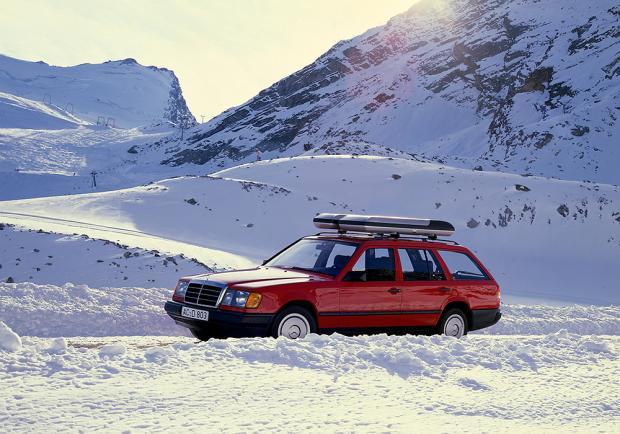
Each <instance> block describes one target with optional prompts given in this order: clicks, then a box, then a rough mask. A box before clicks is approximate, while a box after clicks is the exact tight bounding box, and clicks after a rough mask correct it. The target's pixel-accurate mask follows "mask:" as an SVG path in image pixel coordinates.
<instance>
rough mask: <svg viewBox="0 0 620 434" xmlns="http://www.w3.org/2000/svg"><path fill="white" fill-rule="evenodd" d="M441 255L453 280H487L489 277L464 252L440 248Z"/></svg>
mask: <svg viewBox="0 0 620 434" xmlns="http://www.w3.org/2000/svg"><path fill="white" fill-rule="evenodd" d="M441 257H442V258H443V261H444V262H445V263H446V266H447V267H448V270H449V271H450V273H451V274H452V277H453V278H454V280H487V279H488V278H489V277H488V276H487V275H486V274H485V273H484V271H482V270H481V269H480V267H478V265H477V264H476V263H475V262H474V261H473V260H472V259H471V258H470V257H469V256H467V255H466V254H465V253H460V252H452V251H449V250H441Z"/></svg>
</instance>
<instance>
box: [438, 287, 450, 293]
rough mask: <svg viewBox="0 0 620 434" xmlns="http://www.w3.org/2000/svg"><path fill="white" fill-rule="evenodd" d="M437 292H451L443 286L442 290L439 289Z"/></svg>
mask: <svg viewBox="0 0 620 434" xmlns="http://www.w3.org/2000/svg"><path fill="white" fill-rule="evenodd" d="M439 290H440V291H441V292H450V291H451V289H450V288H447V287H445V286H444V287H443V288H439Z"/></svg>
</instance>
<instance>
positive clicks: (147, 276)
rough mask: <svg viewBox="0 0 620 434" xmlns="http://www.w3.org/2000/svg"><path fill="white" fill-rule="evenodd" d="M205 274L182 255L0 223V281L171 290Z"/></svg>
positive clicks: (197, 265)
mask: <svg viewBox="0 0 620 434" xmlns="http://www.w3.org/2000/svg"><path fill="white" fill-rule="evenodd" d="M208 271H212V270H211V269H210V268H209V267H207V266H206V265H204V264H202V263H200V262H198V261H196V260H193V259H190V258H187V257H185V256H184V255H168V254H165V253H163V252H159V251H157V250H143V249H137V248H128V247H127V246H123V245H120V244H117V243H113V242H110V241H107V240H95V239H91V238H89V237H87V236H85V235H64V234H54V233H47V232H42V231H33V230H17V229H16V228H14V227H11V226H7V225H4V224H2V223H0V282H5V281H7V280H12V281H15V282H34V283H52V284H56V285H63V284H65V283H66V282H68V281H70V282H73V283H77V284H87V285H90V286H95V287H100V286H117V287H120V286H141V287H145V286H153V287H166V288H171V287H174V285H175V284H176V282H177V278H178V276H179V275H192V274H200V273H205V272H208Z"/></svg>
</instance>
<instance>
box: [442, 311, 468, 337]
mask: <svg viewBox="0 0 620 434" xmlns="http://www.w3.org/2000/svg"><path fill="white" fill-rule="evenodd" d="M439 333H440V334H442V335H446V336H452V337H455V338H457V339H458V338H461V337H463V335H466V334H467V317H466V316H465V313H463V311H462V310H461V309H450V310H449V311H447V312H446V313H444V315H443V316H442V317H441V321H440V323H439Z"/></svg>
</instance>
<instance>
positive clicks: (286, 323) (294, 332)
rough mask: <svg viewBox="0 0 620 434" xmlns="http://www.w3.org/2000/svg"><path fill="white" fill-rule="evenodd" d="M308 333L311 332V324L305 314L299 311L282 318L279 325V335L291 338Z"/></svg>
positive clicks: (301, 336) (300, 336)
mask: <svg viewBox="0 0 620 434" xmlns="http://www.w3.org/2000/svg"><path fill="white" fill-rule="evenodd" d="M308 333H310V324H308V320H307V319H306V318H305V317H304V316H303V315H300V314H298V313H292V314H290V315H287V316H285V317H284V318H282V321H281V322H280V326H279V327H278V336H284V337H287V338H289V339H298V338H303V337H304V336H306V335H307V334H308Z"/></svg>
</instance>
